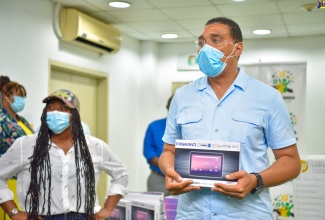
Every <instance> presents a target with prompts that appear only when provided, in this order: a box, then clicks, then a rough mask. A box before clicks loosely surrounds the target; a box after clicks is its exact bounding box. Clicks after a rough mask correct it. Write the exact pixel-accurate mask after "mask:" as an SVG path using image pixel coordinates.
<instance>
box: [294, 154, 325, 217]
mask: <svg viewBox="0 0 325 220" xmlns="http://www.w3.org/2000/svg"><path fill="white" fill-rule="evenodd" d="M321 157H322V158H321ZM324 186H325V156H317V157H316V158H311V157H309V158H308V157H307V158H303V160H301V173H300V175H299V176H298V177H297V178H296V179H295V180H294V181H293V194H294V201H295V206H296V207H295V220H305V219H308V220H322V219H324V218H325V187H324Z"/></svg>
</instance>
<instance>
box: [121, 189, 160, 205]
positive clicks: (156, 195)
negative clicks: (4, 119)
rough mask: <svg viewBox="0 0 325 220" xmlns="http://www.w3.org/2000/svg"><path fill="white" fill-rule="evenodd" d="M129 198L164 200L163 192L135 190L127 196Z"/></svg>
mask: <svg viewBox="0 0 325 220" xmlns="http://www.w3.org/2000/svg"><path fill="white" fill-rule="evenodd" d="M125 199H128V200H140V201H152V202H163V201H164V193H163V192H135V191H131V192H129V193H128V194H127V195H126V196H125Z"/></svg>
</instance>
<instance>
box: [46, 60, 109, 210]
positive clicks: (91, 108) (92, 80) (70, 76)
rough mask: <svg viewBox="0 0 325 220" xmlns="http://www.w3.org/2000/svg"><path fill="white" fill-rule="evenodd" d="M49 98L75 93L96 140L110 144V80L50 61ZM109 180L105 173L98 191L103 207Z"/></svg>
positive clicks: (82, 118)
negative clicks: (61, 92) (54, 94)
mask: <svg viewBox="0 0 325 220" xmlns="http://www.w3.org/2000/svg"><path fill="white" fill-rule="evenodd" d="M50 70H51V71H50V77H49V94H51V93H52V92H54V91H55V90H58V89H68V90H70V91H72V92H73V93H74V94H75V95H76V96H77V97H78V99H79V101H80V112H79V113H80V117H81V120H82V121H83V122H85V123H86V124H87V125H88V126H89V128H90V132H91V135H92V136H95V137H98V138H100V139H101V140H103V141H105V142H106V143H108V79H107V75H105V74H102V73H98V72H95V71H92V70H85V69H81V68H79V67H74V66H69V65H66V64H62V63H58V62H54V61H50ZM107 182H108V178H107V175H106V174H105V173H103V172H102V173H101V175H100V180H99V184H98V187H97V195H98V199H99V204H100V205H101V206H103V203H104V199H105V198H106V197H107V190H108V183H107Z"/></svg>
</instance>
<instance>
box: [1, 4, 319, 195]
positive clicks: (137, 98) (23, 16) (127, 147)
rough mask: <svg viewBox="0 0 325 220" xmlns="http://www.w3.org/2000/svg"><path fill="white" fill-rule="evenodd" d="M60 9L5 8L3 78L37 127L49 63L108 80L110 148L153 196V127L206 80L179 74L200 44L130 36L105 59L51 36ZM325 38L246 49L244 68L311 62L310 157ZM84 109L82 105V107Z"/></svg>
mask: <svg viewBox="0 0 325 220" xmlns="http://www.w3.org/2000/svg"><path fill="white" fill-rule="evenodd" d="M52 12H53V6H52V4H51V3H50V2H49V1H44V0H28V1H21V0H0V30H1V34H0V48H1V49H0V74H1V75H8V76H10V78H11V79H12V80H15V81H18V82H19V83H21V84H23V85H24V86H25V87H26V89H27V93H28V94H27V99H26V110H24V111H23V112H22V115H23V116H25V117H27V119H28V120H29V121H30V122H32V123H33V124H34V125H35V126H36V127H37V126H38V125H39V123H40V122H39V118H40V114H41V110H42V109H43V107H44V104H43V103H42V102H41V100H42V99H43V98H44V97H45V96H46V95H47V93H48V74H49V73H48V71H49V70H48V61H49V60H55V61H60V62H63V63H67V64H70V65H74V66H80V67H84V68H87V69H93V70H97V71H101V72H104V73H107V74H108V75H109V117H110V118H109V145H110V147H111V148H112V149H113V151H114V152H115V153H116V154H117V155H118V156H119V157H120V158H121V159H122V160H123V162H124V163H125V164H126V166H127V168H128V170H129V173H130V181H129V190H141V191H144V190H145V189H146V179H147V175H148V173H149V168H148V166H147V164H146V162H145V159H144V157H143V156H142V143H143V137H144V132H145V129H146V127H147V125H148V123H149V122H150V121H152V120H154V119H157V118H162V117H164V116H165V115H166V108H165V105H166V101H167V99H168V97H169V96H170V94H171V83H172V82H175V81H191V80H194V79H196V78H198V77H200V76H202V73H200V72H194V71H193V72H190V71H188V72H186V71H182V72H180V71H177V69H176V64H177V57H178V55H179V54H184V53H195V51H196V50H195V48H194V44H193V43H192V42H189V43H169V44H168V43H164V44H156V43H152V42H139V41H137V40H134V39H132V38H130V37H128V36H123V43H122V48H121V49H120V51H119V52H118V53H117V54H114V55H110V54H108V55H104V56H102V57H100V56H98V55H97V54H94V53H92V52H87V51H85V50H83V49H79V48H75V47H73V46H69V45H66V44H63V43H60V42H59V41H58V40H57V38H56V37H55V34H54V32H53V28H52ZM323 39H324V36H317V37H304V38H291V39H276V40H254V41H248V40H247V41H245V42H244V44H245V50H244V53H243V55H242V56H241V60H240V61H241V63H257V62H259V60H261V61H262V62H285V61H290V62H295V61H307V127H306V134H307V146H306V148H307V149H308V151H307V153H308V154H325V147H324V146H323V144H322V135H323V134H324V131H325V129H324V128H323V127H322V125H324V124H325V117H323V112H325V102H324V101H325V99H324V94H325V88H324V87H323V86H322V84H323V82H324V80H325V74H323V72H324V71H323V65H324V63H325V62H324V61H325V49H324V45H323V44H322V43H323ZM81 104H82V103H81Z"/></svg>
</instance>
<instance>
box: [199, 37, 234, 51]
mask: <svg viewBox="0 0 325 220" xmlns="http://www.w3.org/2000/svg"><path fill="white" fill-rule="evenodd" d="M227 42H229V43H232V44H233V42H231V41H228V40H224V39H221V38H215V39H212V40H196V41H195V47H196V48H199V49H201V48H202V47H203V46H204V45H205V44H208V45H210V46H212V47H220V46H223V45H224V44H225V43H227Z"/></svg>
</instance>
